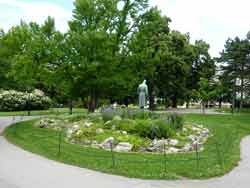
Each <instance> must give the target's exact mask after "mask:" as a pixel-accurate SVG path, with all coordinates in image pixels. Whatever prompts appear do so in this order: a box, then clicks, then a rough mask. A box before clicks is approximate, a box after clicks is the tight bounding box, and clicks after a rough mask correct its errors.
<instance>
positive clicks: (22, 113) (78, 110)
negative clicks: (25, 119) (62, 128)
mask: <svg viewBox="0 0 250 188" xmlns="http://www.w3.org/2000/svg"><path fill="white" fill-rule="evenodd" d="M86 112H87V110H86V109H82V108H74V109H73V114H81V113H86ZM68 113H69V109H68V108H51V109H49V110H37V111H31V115H32V116H36V115H56V114H58V115H61V114H68ZM27 114H28V112H27V111H19V112H0V116H27Z"/></svg>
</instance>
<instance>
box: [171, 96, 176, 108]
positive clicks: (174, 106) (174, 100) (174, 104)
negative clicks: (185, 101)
mask: <svg viewBox="0 0 250 188" xmlns="http://www.w3.org/2000/svg"><path fill="white" fill-rule="evenodd" d="M172 107H173V108H177V98H176V96H174V97H173V98H172Z"/></svg>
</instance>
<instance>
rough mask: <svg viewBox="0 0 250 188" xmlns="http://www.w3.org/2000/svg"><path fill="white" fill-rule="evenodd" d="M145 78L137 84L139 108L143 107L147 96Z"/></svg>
mask: <svg viewBox="0 0 250 188" xmlns="http://www.w3.org/2000/svg"><path fill="white" fill-rule="evenodd" d="M146 82H147V81H146V80H144V81H143V83H142V84H140V85H139V87H138V89H137V92H138V95H139V107H140V108H141V109H144V107H145V106H146V98H147V96H148V86H147V84H146Z"/></svg>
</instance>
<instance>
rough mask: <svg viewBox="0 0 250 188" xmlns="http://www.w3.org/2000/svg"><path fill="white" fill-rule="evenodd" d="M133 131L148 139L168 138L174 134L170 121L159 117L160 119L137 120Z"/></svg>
mask: <svg viewBox="0 0 250 188" xmlns="http://www.w3.org/2000/svg"><path fill="white" fill-rule="evenodd" d="M135 133H137V134H138V135H140V136H141V137H145V138H150V139H155V138H158V139H161V138H166V139H167V138H170V137H172V136H174V135H175V133H176V130H175V129H174V128H173V126H172V125H171V124H170V121H169V120H168V119H167V120H164V119H160V120H154V121H152V120H149V119H148V120H137V124H136V127H135Z"/></svg>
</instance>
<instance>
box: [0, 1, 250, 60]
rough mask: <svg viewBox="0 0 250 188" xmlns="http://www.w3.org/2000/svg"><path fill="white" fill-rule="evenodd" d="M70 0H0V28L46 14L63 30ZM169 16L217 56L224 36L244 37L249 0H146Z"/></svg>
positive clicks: (40, 19)
mask: <svg viewBox="0 0 250 188" xmlns="http://www.w3.org/2000/svg"><path fill="white" fill-rule="evenodd" d="M72 2H73V0H0V28H4V30H7V29H9V28H10V27H11V26H13V25H16V24H18V23H19V22H20V19H23V20H25V21H36V22H38V23H42V22H43V21H44V20H45V19H46V17H47V16H48V15H50V16H52V17H54V18H55V20H56V25H57V28H58V29H60V30H61V31H66V30H67V21H68V20H70V18H71V15H72V14H71V11H72V8H73V6H72ZM150 4H151V5H152V6H158V7H159V8H160V9H161V10H162V13H163V14H165V15H167V16H168V17H170V18H171V19H172V23H171V28H172V29H175V30H179V31H181V32H183V33H186V32H189V33H190V35H191V39H192V41H194V40H197V39H204V40H205V41H207V42H208V43H209V44H210V46H211V51H210V52H211V54H212V56H218V54H219V52H220V51H221V50H222V49H223V46H224V43H225V41H226V39H227V38H228V37H232V38H234V37H235V36H239V37H245V35H246V34H247V32H248V31H249V30H250V24H248V20H250V11H249V10H250V1H249V0H150Z"/></svg>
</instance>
